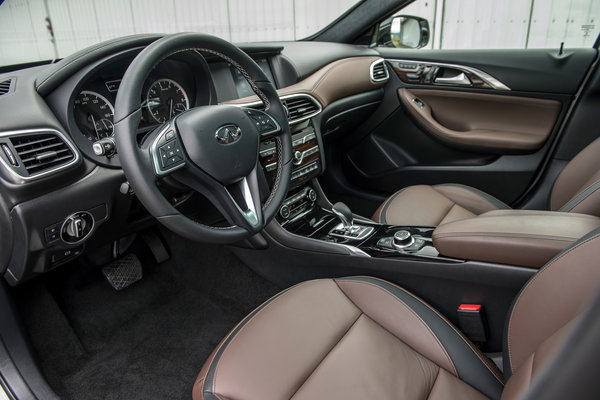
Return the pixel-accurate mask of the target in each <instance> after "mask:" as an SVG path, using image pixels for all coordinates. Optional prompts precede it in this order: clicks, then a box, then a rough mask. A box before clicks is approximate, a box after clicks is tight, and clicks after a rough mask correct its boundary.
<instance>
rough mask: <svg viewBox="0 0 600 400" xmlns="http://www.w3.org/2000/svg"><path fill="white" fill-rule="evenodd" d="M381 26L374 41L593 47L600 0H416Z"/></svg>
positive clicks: (387, 43) (598, 25)
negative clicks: (425, 26)
mask: <svg viewBox="0 0 600 400" xmlns="http://www.w3.org/2000/svg"><path fill="white" fill-rule="evenodd" d="M417 17H419V18H417ZM421 19H422V20H421ZM423 21H426V22H427V28H426V29H427V30H428V31H427V36H428V40H427V42H426V43H423V40H422V39H423V37H422V36H423V33H424V32H423V31H424V29H423V27H424V25H425V23H424V22H423ZM416 23H419V24H420V27H421V30H420V32H419V31H418V30H415V28H414V24H416ZM375 32H376V34H375V36H376V37H374V40H373V42H372V45H376V46H390V47H400V48H426V49H528V48H559V47H560V46H561V43H564V47H571V48H577V47H592V46H593V45H594V43H595V41H596V38H597V37H598V33H599V32H600V1H598V0H508V1H507V0H416V1H415V2H413V3H411V4H409V5H408V6H406V7H404V8H402V9H401V10H400V11H399V12H397V13H396V14H395V15H394V17H392V18H389V19H387V20H386V21H383V22H381V23H380V25H379V27H378V29H376V30H375ZM419 39H421V42H419ZM416 42H419V44H418V45H414V44H415V43H416Z"/></svg>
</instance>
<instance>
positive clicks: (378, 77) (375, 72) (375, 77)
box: [371, 60, 390, 82]
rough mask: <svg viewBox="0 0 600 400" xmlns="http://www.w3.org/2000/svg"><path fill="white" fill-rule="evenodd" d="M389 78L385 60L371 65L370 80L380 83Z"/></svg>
mask: <svg viewBox="0 0 600 400" xmlns="http://www.w3.org/2000/svg"><path fill="white" fill-rule="evenodd" d="M389 77H390V75H389V73H388V69H387V66H386V65H385V60H378V61H375V62H374V63H373V64H371V80H372V81H373V82H382V81H385V80H388V79H389Z"/></svg>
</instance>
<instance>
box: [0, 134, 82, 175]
mask: <svg viewBox="0 0 600 400" xmlns="http://www.w3.org/2000/svg"><path fill="white" fill-rule="evenodd" d="M0 146H1V148H2V152H1V154H0V161H1V162H2V164H4V166H5V167H6V169H7V170H8V171H9V172H10V173H11V174H12V175H13V176H15V177H17V178H19V179H20V180H22V181H28V180H31V179H36V178H41V177H43V176H47V175H49V174H52V173H54V172H57V171H59V170H62V169H65V168H68V167H69V166H71V165H73V164H75V163H76V162H77V161H78V160H79V153H78V152H77V150H76V149H75V147H74V146H73V145H72V144H71V143H70V142H69V141H68V140H67V138H66V137H65V136H64V135H63V134H62V133H60V132H59V131H57V130H54V129H39V130H38V129H31V130H23V131H12V132H1V133H0Z"/></svg>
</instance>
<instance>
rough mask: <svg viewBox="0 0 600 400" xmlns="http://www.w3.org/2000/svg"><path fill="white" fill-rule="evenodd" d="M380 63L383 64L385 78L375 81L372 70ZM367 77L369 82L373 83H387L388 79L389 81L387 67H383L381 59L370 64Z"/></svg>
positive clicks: (383, 61)
mask: <svg viewBox="0 0 600 400" xmlns="http://www.w3.org/2000/svg"><path fill="white" fill-rule="evenodd" d="M381 63H383V69H384V70H385V78H379V79H375V74H374V73H373V69H374V68H375V65H377V64H381ZM369 77H370V78H371V80H372V81H373V82H383V81H387V80H388V79H390V71H388V67H387V65H385V60H384V59H383V58H380V59H379V60H375V61H373V62H372V63H371V66H370V67H369Z"/></svg>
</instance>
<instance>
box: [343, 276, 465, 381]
mask: <svg viewBox="0 0 600 400" xmlns="http://www.w3.org/2000/svg"><path fill="white" fill-rule="evenodd" d="M347 282H353V283H358V284H365V285H369V286H371V287H373V288H375V289H378V290H380V291H382V292H384V293H385V294H387V295H388V296H390V297H391V298H392V299H393V300H395V301H397V302H398V303H399V304H401V305H402V306H403V307H404V308H405V309H406V310H408V311H409V312H410V313H411V314H412V315H414V316H415V317H416V318H417V319H418V320H419V321H420V322H421V324H422V325H423V326H424V327H425V328H426V329H427V331H428V332H429V333H430V334H431V336H432V337H433V339H434V340H435V341H436V343H437V344H438V346H439V348H440V349H441V350H442V353H443V354H444V355H445V356H446V359H447V360H448V362H449V363H450V365H452V366H453V367H454V371H449V372H452V373H453V374H454V375H456V376H458V371H457V370H456V366H455V365H454V362H453V361H452V359H451V358H450V355H448V352H447V351H446V348H445V347H444V346H443V345H442V343H441V342H440V340H439V338H438V337H437V335H436V334H435V333H434V332H433V331H432V330H431V327H430V326H429V325H427V324H426V323H425V321H423V319H422V318H421V317H420V316H419V314H417V313H416V311H415V310H413V309H412V308H410V306H409V305H408V304H406V303H405V302H403V301H402V300H401V299H399V298H398V297H396V296H394V294H393V293H390V292H389V291H387V290H385V289H384V288H382V287H379V286H377V285H374V284H372V283H370V282H361V281H347ZM336 284H337V282H336ZM338 287H339V285H338ZM340 290H341V291H342V292H343V293H344V294H345V295H346V293H345V292H344V290H343V289H341V288H340ZM346 297H348V295H346ZM348 299H349V300H350V301H352V300H351V299H350V298H349V297H348ZM353 304H354V302H353ZM355 305H356V304H355ZM356 307H357V308H358V309H359V310H361V311H363V310H362V309H361V308H360V307H358V306H356ZM363 313H364V311H363ZM369 318H370V317H369ZM371 319H372V318H371ZM377 325H379V326H381V324H379V323H377ZM381 327H382V328H383V329H385V328H384V327H383V326H381ZM385 330H386V331H387V329H385ZM388 332H389V331H388ZM390 333H391V334H392V335H394V337H396V338H398V339H399V340H400V341H401V342H402V343H404V344H406V345H407V346H408V343H406V341H404V340H402V338H399V337H398V336H396V335H395V334H394V333H392V332H390ZM409 347H411V346H409ZM411 348H412V347H411ZM413 350H414V351H415V352H417V353H419V354H421V352H419V351H417V350H416V349H413ZM421 355H422V354H421ZM438 367H439V365H438Z"/></svg>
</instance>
